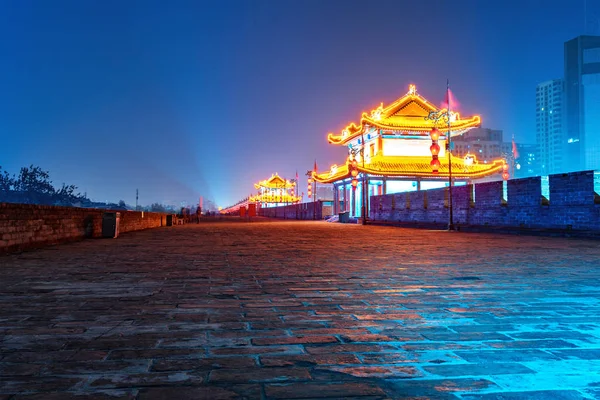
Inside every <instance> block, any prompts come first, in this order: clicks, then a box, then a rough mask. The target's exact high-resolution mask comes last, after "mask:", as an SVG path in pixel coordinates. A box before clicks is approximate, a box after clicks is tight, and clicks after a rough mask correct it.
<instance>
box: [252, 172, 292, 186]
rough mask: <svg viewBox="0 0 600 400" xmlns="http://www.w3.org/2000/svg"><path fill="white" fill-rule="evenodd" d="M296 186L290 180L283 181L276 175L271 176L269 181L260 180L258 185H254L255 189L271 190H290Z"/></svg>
mask: <svg viewBox="0 0 600 400" xmlns="http://www.w3.org/2000/svg"><path fill="white" fill-rule="evenodd" d="M295 186H296V184H295V183H294V182H292V181H290V180H287V179H283V178H282V177H280V176H279V175H278V174H277V173H275V174H273V175H271V177H270V178H269V179H265V180H262V181H260V182H258V183H255V184H254V187H255V188H256V189H259V188H261V187H266V188H271V189H291V188H293V187H295Z"/></svg>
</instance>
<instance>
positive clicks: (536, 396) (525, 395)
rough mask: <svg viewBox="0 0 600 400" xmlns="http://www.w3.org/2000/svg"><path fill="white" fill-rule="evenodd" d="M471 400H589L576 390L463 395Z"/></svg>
mask: <svg viewBox="0 0 600 400" xmlns="http://www.w3.org/2000/svg"><path fill="white" fill-rule="evenodd" d="M462 398H463V399H469V400H494V399H502V400H583V399H588V397H584V396H583V395H582V394H581V393H580V392H577V391H575V390H540V391H528V392H501V393H486V394H476V395H469V394H466V395H463V396H462Z"/></svg>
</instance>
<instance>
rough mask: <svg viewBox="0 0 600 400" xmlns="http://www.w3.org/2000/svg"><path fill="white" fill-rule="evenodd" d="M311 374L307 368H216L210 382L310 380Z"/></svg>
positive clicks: (212, 372)
mask: <svg viewBox="0 0 600 400" xmlns="http://www.w3.org/2000/svg"><path fill="white" fill-rule="evenodd" d="M308 379H310V374H309V372H308V369H306V368H246V369H215V370H213V371H211V373H210V376H209V380H210V382H233V383H244V382H278V381H298V380H308Z"/></svg>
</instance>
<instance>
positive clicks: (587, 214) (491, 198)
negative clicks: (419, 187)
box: [370, 171, 600, 232]
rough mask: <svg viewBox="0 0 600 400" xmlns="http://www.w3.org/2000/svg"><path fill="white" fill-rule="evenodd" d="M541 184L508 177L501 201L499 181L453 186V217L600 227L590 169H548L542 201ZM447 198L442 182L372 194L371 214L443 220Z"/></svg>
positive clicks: (500, 223) (486, 222)
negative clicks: (551, 172)
mask: <svg viewBox="0 0 600 400" xmlns="http://www.w3.org/2000/svg"><path fill="white" fill-rule="evenodd" d="M541 185H542V183H541V179H540V177H533V178H524V179H513V180H509V181H508V182H507V199H505V200H506V202H503V196H504V194H503V183H502V182H501V181H500V182H485V183H479V184H475V185H474V186H475V188H474V194H475V195H474V196H473V187H472V185H466V186H457V187H454V188H453V190H452V195H453V202H452V203H453V206H454V207H453V216H454V222H455V223H456V224H459V225H461V224H464V225H473V226H492V227H516V228H542V229H543V228H547V229H569V230H585V231H599V232H600V204H596V203H595V201H594V200H595V198H597V195H596V193H595V192H594V173H593V171H582V172H575V173H570V174H558V175H551V176H550V177H549V185H550V199H549V203H545V202H543V201H542V187H541ZM425 193H426V194H425ZM473 197H474V199H473ZM407 198H408V199H410V201H409V202H408V203H409V204H410V208H409V209H407V208H406V204H407V200H406V199H407ZM446 198H447V189H446V188H443V189H431V190H427V191H420V192H407V193H395V194H388V195H380V196H372V197H371V209H370V218H371V219H373V220H379V221H394V222H395V221H397V222H419V223H446V222H447V221H448V212H449V209H448V207H447V206H446V205H445V203H446V201H445V199H446ZM424 199H426V202H425V200H424ZM425 204H426V208H425V206H424V205H425Z"/></svg>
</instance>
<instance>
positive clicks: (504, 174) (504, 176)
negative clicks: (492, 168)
mask: <svg viewBox="0 0 600 400" xmlns="http://www.w3.org/2000/svg"><path fill="white" fill-rule="evenodd" d="M509 177H510V176H509V175H508V172H505V173H503V174H502V179H504V180H505V181H507V180H508V178H509Z"/></svg>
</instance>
